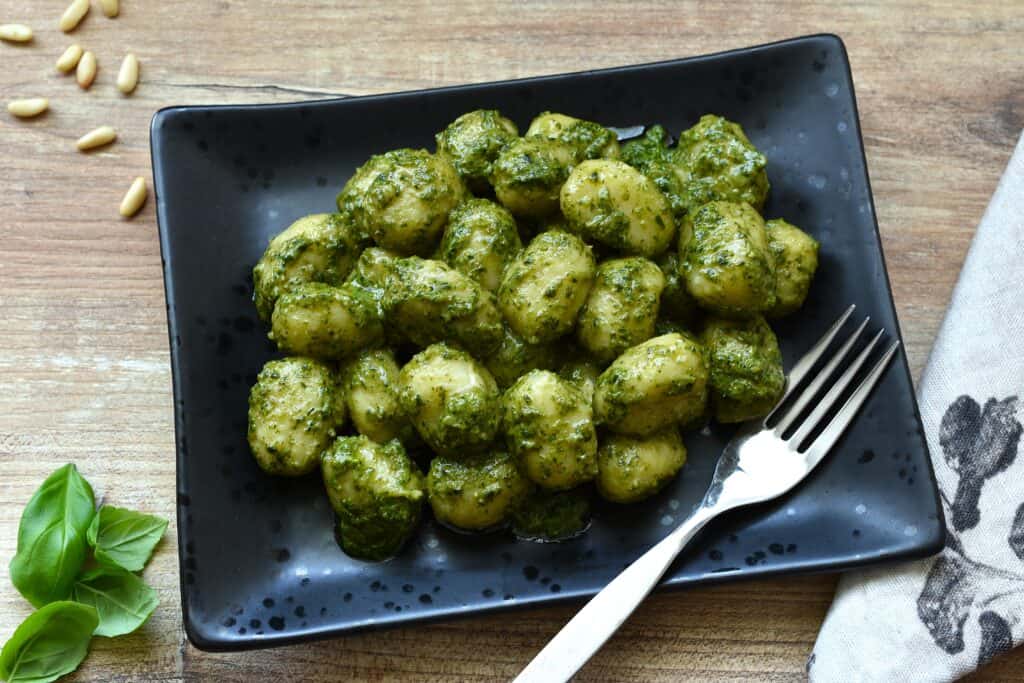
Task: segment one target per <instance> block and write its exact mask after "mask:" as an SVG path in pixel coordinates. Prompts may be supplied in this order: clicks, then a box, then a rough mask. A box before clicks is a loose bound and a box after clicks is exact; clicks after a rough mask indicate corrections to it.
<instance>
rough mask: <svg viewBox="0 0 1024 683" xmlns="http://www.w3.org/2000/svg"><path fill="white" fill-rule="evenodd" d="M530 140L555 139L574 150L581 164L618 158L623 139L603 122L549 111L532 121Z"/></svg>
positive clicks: (528, 134)
mask: <svg viewBox="0 0 1024 683" xmlns="http://www.w3.org/2000/svg"><path fill="white" fill-rule="evenodd" d="M524 137H527V138H533V137H537V138H543V139H546V140H555V141H557V142H561V143H562V144H565V145H568V146H570V147H572V149H573V151H574V152H575V154H576V159H577V161H584V160H586V159H599V158H605V159H617V158H618V156H619V140H618V137H617V136H616V135H615V133H614V132H613V131H611V130H609V129H607V128H605V127H604V126H602V125H601V124H599V123H595V122H593V121H585V120H583V119H577V118H574V117H572V116H566V115H565V114H557V113H555V112H550V111H546V112H543V113H541V114H539V115H538V116H537V117H536V118H534V119H533V121H531V122H530V127H529V129H527V131H526V135H525V136H524Z"/></svg>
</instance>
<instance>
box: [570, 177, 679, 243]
mask: <svg viewBox="0 0 1024 683" xmlns="http://www.w3.org/2000/svg"><path fill="white" fill-rule="evenodd" d="M560 206H561V209H562V214H563V215H564V216H565V218H566V220H567V221H568V222H569V225H570V226H571V227H572V232H574V233H576V234H578V235H581V236H582V237H584V238H585V239H587V240H590V241H594V242H598V243H600V244H603V245H605V246H607V247H610V248H612V249H616V250H618V251H621V252H623V253H625V254H635V255H639V256H651V257H653V256H656V255H658V254H660V253H661V252H663V251H665V250H666V249H667V248H668V247H669V245H670V244H671V243H672V238H673V237H674V236H675V233H676V224H675V219H674V218H673V216H672V212H671V209H670V206H669V203H668V200H666V199H665V196H664V195H663V194H662V193H661V192H660V191H659V190H658V188H657V186H656V185H655V184H654V183H653V182H652V181H651V179H650V178H648V177H647V176H645V175H644V174H643V173H641V172H640V171H638V170H637V169H635V168H633V167H632V166H630V165H629V164H626V163H624V162H622V161H617V160H614V159H596V160H591V161H584V162H583V163H581V164H579V165H578V166H577V167H576V168H574V169H573V171H572V173H571V174H569V177H568V179H567V180H566V182H565V184H564V185H563V186H562V191H561V196H560Z"/></svg>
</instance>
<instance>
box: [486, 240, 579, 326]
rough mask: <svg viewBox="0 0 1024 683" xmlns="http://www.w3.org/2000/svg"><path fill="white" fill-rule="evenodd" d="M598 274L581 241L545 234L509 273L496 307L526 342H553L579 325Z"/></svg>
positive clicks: (507, 271)
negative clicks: (584, 305) (578, 317)
mask: <svg viewBox="0 0 1024 683" xmlns="http://www.w3.org/2000/svg"><path fill="white" fill-rule="evenodd" d="M596 269H597V267H596V263H595V261H594V254H593V252H592V251H591V249H590V247H589V246H587V245H586V244H585V243H584V242H583V240H581V239H580V238H578V237H576V236H575V235H570V234H569V233H566V232H560V231H557V230H553V231H550V232H542V233H541V234H540V235H537V237H536V238H534V240H533V241H532V242H530V244H529V245H528V246H527V247H526V249H524V250H523V252H522V253H521V254H520V255H519V257H518V258H517V259H516V260H515V261H513V262H512V264H511V265H509V267H508V269H507V270H506V271H505V276H504V277H503V278H502V280H501V286H500V287H499V288H498V306H499V307H500V309H501V312H502V314H503V315H504V316H505V320H506V321H508V324H509V326H510V327H511V328H512V329H513V330H514V331H515V333H516V334H518V335H519V336H521V337H522V338H523V339H524V340H526V341H527V342H528V343H530V344H540V343H542V342H549V341H553V340H555V339H557V338H558V337H561V336H563V335H565V334H567V333H568V332H569V331H570V330H572V328H573V327H574V326H575V325H576V316H577V315H578V314H579V312H580V309H581V308H583V304H584V303H585V302H586V300H587V295H588V294H589V293H590V287H591V285H592V284H593V282H594V274H595V271H596Z"/></svg>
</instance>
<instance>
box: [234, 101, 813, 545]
mask: <svg viewBox="0 0 1024 683" xmlns="http://www.w3.org/2000/svg"><path fill="white" fill-rule="evenodd" d="M517 124H520V125H524V126H525V133H523V134H522V135H521V134H520V130H524V129H523V128H520V127H519V125H517ZM435 140H436V150H435V151H430V150H426V149H396V150H392V151H384V152H382V153H381V154H377V155H375V156H373V157H371V158H370V159H369V160H367V162H366V163H365V164H363V165H362V166H360V167H359V168H358V169H356V171H355V173H354V174H353V175H352V176H351V178H350V179H349V180H348V182H347V183H346V184H345V186H344V187H343V188H342V189H341V191H340V193H339V194H338V196H337V202H336V204H337V212H336V213H322V214H312V215H309V216H306V217H303V218H299V219H298V220H296V221H294V222H293V223H292V224H291V225H290V226H288V227H287V228H286V229H284V231H283V232H281V233H280V234H279V235H277V236H276V237H274V238H273V239H272V240H270V243H269V245H268V246H267V249H266V251H265V253H264V254H263V256H262V258H261V259H260V260H259V262H258V263H257V264H255V267H254V268H253V301H254V304H255V306H256V309H257V312H258V314H259V316H260V318H261V319H262V320H263V321H264V322H265V323H267V325H268V326H269V337H270V339H271V340H272V341H273V342H274V343H275V344H276V346H277V348H278V349H279V350H280V351H281V352H282V353H283V354H285V356H286V357H285V358H281V359H277V360H271V361H269V362H268V363H267V364H266V365H265V366H264V368H263V370H262V371H261V372H260V373H259V376H258V377H257V380H256V383H255V385H254V386H253V387H252V390H251V392H250V395H249V421H248V440H249V445H250V449H251V450H252V453H253V457H254V458H255V460H256V463H257V464H258V465H259V466H260V467H261V468H262V469H263V470H264V471H265V472H267V473H268V474H271V475H278V476H301V475H305V474H308V473H310V472H311V471H313V470H316V469H317V468H319V470H320V473H321V476H322V478H323V482H324V486H325V489H326V491H327V496H328V499H329V501H330V503H331V506H332V508H333V509H334V511H335V513H336V516H337V522H338V539H339V542H340V544H341V547H342V549H343V550H344V551H345V552H346V553H348V554H350V555H352V556H354V557H358V558H362V559H366V560H371V561H377V560H385V559H387V558H389V557H391V556H393V555H395V554H396V553H399V552H401V550H402V547H403V546H404V545H405V544H406V542H407V541H408V539H409V538H410V537H411V536H412V535H413V534H414V533H415V531H416V527H417V525H418V524H419V520H420V518H421V515H422V509H423V508H424V503H427V504H428V506H429V509H430V513H431V514H432V515H433V517H434V518H435V519H436V520H437V521H438V522H440V523H441V524H444V525H446V526H448V527H451V528H454V529H456V530H461V531H464V532H478V533H479V532H493V531H495V530H499V529H503V528H511V529H512V531H513V533H514V534H516V535H517V536H518V537H519V538H522V539H528V540H561V539H566V538H570V537H572V536H574V535H577V534H579V533H582V532H583V531H584V530H585V529H586V528H587V526H588V525H589V519H590V510H591V499H592V494H593V493H596V494H597V495H600V496H601V497H603V498H605V499H607V500H608V501H611V502H612V503H616V504H626V503H636V502H639V501H642V500H644V499H647V498H649V497H651V496H654V495H656V494H657V493H658V492H659V491H660V490H662V489H663V488H664V487H665V486H666V485H668V484H669V482H671V481H672V480H673V479H674V478H675V477H676V476H677V475H678V473H679V472H680V470H681V469H682V468H683V467H684V464H685V462H686V459H687V451H686V446H685V443H684V435H685V432H686V431H687V430H689V429H693V428H695V427H697V426H700V425H702V424H703V423H704V422H705V421H706V420H707V419H709V418H713V419H715V420H717V421H718V422H720V423H733V422H742V421H745V420H749V419H752V418H756V417H760V416H763V415H765V414H766V413H767V412H769V411H770V410H771V409H772V408H773V407H774V405H775V403H776V402H777V401H778V400H779V398H780V396H781V395H782V392H783V389H784V385H785V374H784V371H783V367H782V356H781V353H780V351H779V346H778V341H777V339H776V338H775V334H774V333H773V331H772V329H771V327H770V325H769V323H768V322H767V320H766V318H769V319H774V318H778V317H781V316H786V315H790V314H792V313H794V312H795V311H797V310H798V309H799V308H800V307H801V306H802V305H803V303H804V301H805V300H806V298H807V296H808V292H809V290H810V288H811V286H812V283H813V279H814V275H815V272H816V271H817V268H818V252H819V244H818V242H817V241H816V240H815V239H814V238H813V237H812V236H811V235H809V234H807V233H806V232H804V231H803V230H802V229H801V228H799V227H797V226H795V225H793V224H791V223H789V222H787V221H786V220H784V219H782V218H775V217H769V218H768V219H767V220H766V217H765V216H764V215H763V213H762V212H763V211H764V208H765V206H766V200H767V198H768V193H769V190H770V183H769V182H768V175H767V172H766V167H767V160H766V158H765V157H764V155H763V154H761V153H760V152H759V151H758V150H757V149H756V148H755V147H754V145H753V144H752V143H751V141H750V140H749V139H748V138H747V136H746V134H745V133H744V131H743V129H742V127H741V126H740V125H739V124H738V123H736V122H733V121H729V120H727V119H725V118H723V117H720V116H716V115H713V114H708V115H705V116H703V117H701V118H700V120H699V121H697V122H695V123H694V125H693V126H692V127H690V128H688V129H686V130H683V131H681V132H680V133H679V136H678V140H679V142H678V144H677V145H672V144H671V137H670V135H669V134H668V132H667V131H666V129H665V128H663V127H662V126H651V127H649V128H648V129H647V130H646V131H645V133H644V134H643V135H642V136H641V137H639V138H636V139H634V140H631V141H629V142H627V143H625V144H623V145H622V146H621V147H620V145H619V140H618V138H617V135H616V132H615V131H614V130H613V129H610V128H606V127H605V126H603V125H601V124H600V123H598V122H595V121H587V120H584V119H580V118H577V117H574V116H571V115H568V114H564V113H558V112H543V113H541V114H539V115H538V116H537V117H536V118H534V119H533V120H532V121H529V122H526V121H513V120H512V119H510V118H507V117H506V116H504V115H502V114H501V112H498V111H495V110H485V109H480V110H476V111H471V112H467V113H466V114H463V115H462V116H460V117H458V118H457V119H455V120H454V121H452V122H451V123H450V124H449V125H448V126H447V127H446V128H445V129H444V130H441V131H439V132H438V133H437V135H436V137H435ZM417 463H421V464H422V469H421V468H420V466H419V465H418V464H417ZM423 472H427V474H426V476H424V475H423Z"/></svg>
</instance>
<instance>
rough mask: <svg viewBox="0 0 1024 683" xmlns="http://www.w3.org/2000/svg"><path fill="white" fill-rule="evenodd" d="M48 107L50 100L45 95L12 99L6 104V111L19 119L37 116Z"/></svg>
mask: <svg viewBox="0 0 1024 683" xmlns="http://www.w3.org/2000/svg"><path fill="white" fill-rule="evenodd" d="M49 108H50V100H48V99H46V98H45V97H32V98H29V99H26V100H13V101H11V102H9V103H8V104H7V111H9V112H11V113H12V114H14V115H15V116H17V117H18V118H19V119H30V118H32V117H33V116H39V115H40V114H42V113H43V112H44V111H46V110H47V109H49Z"/></svg>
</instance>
